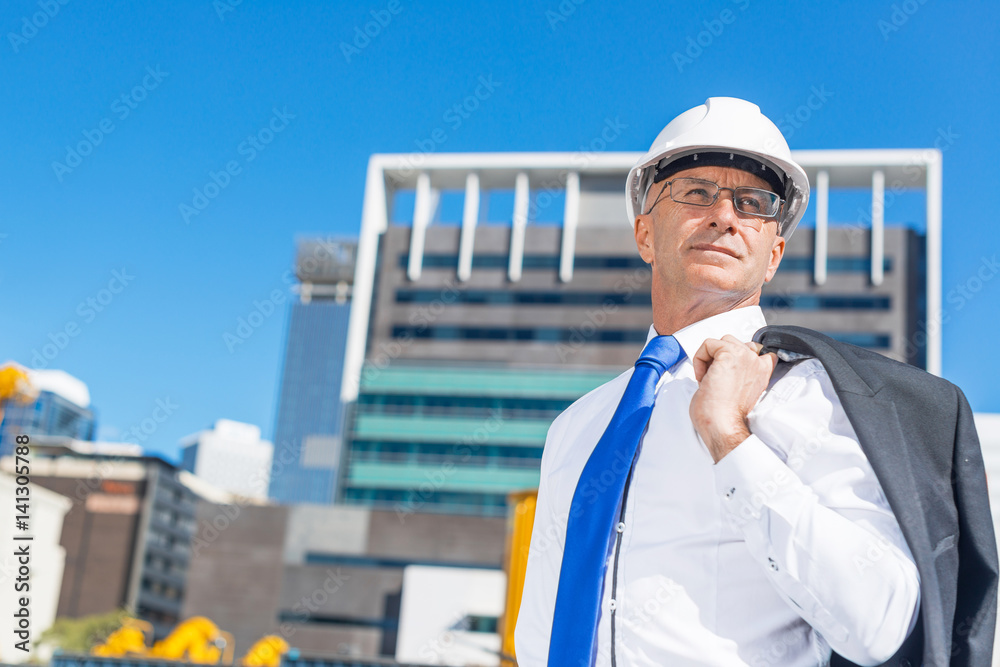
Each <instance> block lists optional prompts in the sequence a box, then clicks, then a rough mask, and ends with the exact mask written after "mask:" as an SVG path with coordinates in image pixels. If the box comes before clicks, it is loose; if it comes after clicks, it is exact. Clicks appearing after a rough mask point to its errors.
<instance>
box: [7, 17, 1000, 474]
mask: <svg viewBox="0 0 1000 667" xmlns="http://www.w3.org/2000/svg"><path fill="white" fill-rule="evenodd" d="M63 3H64V4H62V3H60V0H40V1H39V0H34V1H29V0H8V1H7V2H5V3H3V13H2V15H0V17H2V18H0V21H2V22H0V28H2V31H3V39H2V41H0V76H2V81H3V83H4V90H5V91H6V95H5V99H6V103H5V104H4V105H2V106H0V123H2V125H0V126H2V128H3V130H2V135H3V143H2V147H3V153H2V159H0V313H2V322H3V326H0V361H2V360H3V359H13V360H16V361H18V362H20V363H23V364H26V365H30V366H43V365H44V366H46V367H48V368H61V369H63V370H66V371H68V372H69V373H71V374H73V375H75V376H77V377H79V378H80V379H82V380H84V381H85V382H86V383H87V384H88V385H89V387H90V392H91V397H92V401H93V404H94V406H95V408H96V410H97V411H98V417H99V422H100V427H101V430H100V436H101V437H102V438H104V439H111V440H114V439H118V438H125V437H126V435H125V434H127V432H128V431H129V430H130V429H131V428H132V427H133V426H135V425H137V424H139V423H141V422H142V420H143V419H146V418H148V417H150V416H151V415H152V414H153V411H154V410H155V409H156V407H157V402H158V401H161V402H163V401H167V402H169V403H170V404H171V405H172V406H174V408H172V410H171V414H170V416H169V417H168V418H167V419H166V421H164V422H163V423H162V424H160V425H159V426H158V428H157V430H156V431H155V433H153V434H152V435H150V436H145V435H143V436H142V438H140V439H138V441H139V442H141V444H143V445H144V446H146V447H147V449H149V450H150V451H156V452H161V453H164V454H165V455H167V456H169V457H173V456H175V455H176V453H177V448H176V442H177V440H178V438H180V437H182V436H184V435H186V434H189V433H192V432H194V431H197V430H199V429H201V428H205V427H207V426H209V425H210V424H212V423H213V422H214V421H215V420H216V419H218V418H229V419H237V420H241V421H247V422H251V423H255V424H258V425H260V426H261V427H262V428H263V431H264V434H265V437H268V438H269V437H271V435H272V434H273V423H274V409H275V404H276V398H277V383H278V378H279V374H280V363H281V355H282V345H283V342H284V335H285V327H286V323H287V304H284V305H281V307H279V308H277V309H275V312H274V313H273V314H271V315H270V316H268V317H266V318H265V319H264V321H263V323H262V324H261V325H260V326H259V327H258V328H257V329H255V330H254V333H253V335H252V336H250V337H249V338H248V339H247V340H246V342H245V343H243V344H242V345H239V346H235V347H234V348H233V349H232V351H230V349H229V348H228V347H227V346H226V344H225V341H224V336H225V334H226V333H227V332H230V333H231V332H234V331H235V329H236V326H237V322H238V319H239V318H241V317H243V318H245V317H246V316H247V315H248V314H249V313H250V312H252V311H253V310H254V308H255V305H254V302H255V301H257V302H262V301H263V300H265V299H267V298H268V297H269V295H270V294H271V292H272V291H273V290H275V289H280V290H283V291H284V290H286V287H287V285H286V281H285V272H286V271H287V270H288V268H289V267H290V264H291V261H292V255H293V250H294V241H295V239H296V238H297V237H299V236H301V235H309V234H320V235H324V236H342V237H351V236H355V235H356V234H357V230H358V226H359V222H360V212H361V200H362V192H363V185H364V176H365V168H366V164H367V160H368V156H369V155H370V154H372V153H375V152H410V151H416V150H420V149H421V147H423V149H424V150H428V149H433V150H434V151H436V152H451V151H574V150H580V149H581V148H584V149H586V148H587V147H588V146H589V145H590V142H591V141H592V140H593V139H594V138H595V137H597V136H599V135H600V133H601V130H602V129H603V127H604V125H605V123H606V122H609V121H611V122H615V123H617V124H619V125H620V126H622V131H621V133H620V135H619V136H618V137H617V138H616V139H615V140H614V142H612V143H611V144H610V145H608V146H607V149H608V150H616V151H617V150H632V151H635V150H645V149H646V148H647V147H648V146H649V144H650V142H651V141H652V139H653V137H654V136H655V135H656V134H657V132H658V131H659V130H660V129H661V128H662V127H663V125H664V124H665V123H666V122H667V121H668V120H669V119H670V118H671V117H673V116H674V115H676V114H677V113H679V112H680V111H683V110H684V109H687V108H689V107H691V106H694V105H696V104H699V103H701V102H702V101H704V99H705V98H707V97H710V96H715V95H732V96H736V97H743V98H746V99H750V100H752V101H754V102H756V103H757V104H759V105H760V106H761V108H762V110H763V111H764V112H765V113H766V114H768V115H769V116H771V117H772V118H774V119H775V120H776V121H780V120H781V119H784V118H786V117H787V116H788V115H789V114H792V115H794V114H795V113H796V111H797V110H798V109H799V108H800V107H801V106H802V105H804V104H807V102H808V101H809V98H810V95H815V94H816V91H822V93H823V94H822V97H823V98H824V101H823V102H822V104H820V105H818V106H819V108H818V109H816V110H814V111H812V112H811V113H810V114H809V118H808V120H807V121H805V122H801V123H795V124H793V123H790V122H787V121H786V122H785V123H784V124H781V126H782V129H783V130H784V131H785V133H786V138H787V139H788V141H789V144H790V145H791V147H792V148H793V149H804V148H923V147H929V146H933V145H934V142H935V140H938V139H939V138H940V137H944V136H947V137H948V139H947V140H946V141H939V145H943V146H944V147H945V152H944V275H943V284H942V288H943V294H944V295H946V296H947V295H948V294H949V293H952V291H953V290H958V289H961V288H962V287H963V286H964V287H965V288H966V289H967V290H968V289H969V288H970V287H977V286H978V290H977V291H975V292H974V293H973V292H968V293H969V297H970V298H964V297H963V298H962V299H961V307H959V306H958V305H957V304H958V300H957V299H956V300H955V301H953V302H952V303H950V304H949V303H947V302H946V303H944V304H943V307H944V308H945V312H946V313H947V314H948V315H949V319H948V321H947V323H946V324H945V326H944V376H945V377H947V378H948V379H950V380H952V381H953V382H955V383H957V384H958V385H959V386H961V387H962V388H963V389H964V390H965V392H966V394H967V395H968V397H969V400H970V402H971V403H972V406H973V408H974V409H975V410H977V411H983V412H1000V383H997V382H996V380H995V378H996V377H997V376H998V375H1000V361H998V355H997V353H996V348H995V344H994V342H993V340H994V333H995V332H996V330H997V325H998V323H1000V322H998V318H1000V308H998V307H997V306H998V304H1000V279H996V280H993V279H992V275H991V276H990V278H987V279H985V280H979V281H978V282H977V281H976V280H974V279H975V278H976V277H977V275H978V276H985V275H987V274H989V273H990V271H989V269H983V267H984V266H990V262H992V261H993V257H994V256H995V255H997V254H1000V241H998V240H997V239H998V234H997V231H996V230H997V225H996V219H997V217H998V214H997V206H996V203H995V199H994V198H993V197H992V192H993V191H994V190H995V189H996V186H995V185H994V184H993V183H992V177H993V176H994V175H995V174H996V166H995V165H996V160H997V156H998V155H1000V135H998V129H997V125H998V123H997V122H996V108H997V106H998V102H1000V85H998V84H1000V82H998V80H997V79H998V62H997V53H998V50H997V49H996V47H995V44H997V43H998V42H1000V34H998V32H1000V30H998V28H997V26H998V25H1000V7H998V5H997V3H989V2H948V3H945V2H942V0H924V1H921V0H907V1H906V2H881V1H875V2H865V3H860V2H858V3H846V2H840V3H837V2H826V3H821V4H812V3H793V2H767V3H765V2H763V1H762V0H735V1H734V0H718V1H715V2H699V3H676V2H666V3H649V4H647V5H646V7H645V8H644V9H642V10H639V9H637V8H638V7H640V6H641V5H629V6H628V7H629V9H628V10H625V9H623V7H624V6H623V5H621V4H620V3H599V2H597V1H596V0H586V1H582V0H576V1H575V2H574V0H563V1H562V2H561V3H560V2H559V1H558V0H551V1H549V2H507V3H489V4H487V3H465V4H462V5H461V6H454V5H452V4H451V3H448V4H447V5H446V4H445V3H440V4H435V3H419V2H411V1H409V0H393V1H392V2H389V1H388V0H386V1H384V2H383V1H382V0H375V1H372V2H361V3H334V2H329V3H321V2H307V1H304V0H300V1H295V2H292V1H291V0H288V1H286V2H269V1H265V0H242V1H241V2H239V1H238V0H217V1H215V2H213V1H212V0H176V1H171V2H159V3H127V2H112V1H106V2H86V1H85V0H63ZM612 5H613V6H612ZM373 12H374V13H373ZM377 20H380V21H381V24H382V25H380V26H379V28H378V32H377V34H376V35H375V36H374V37H373V38H371V39H369V40H368V42H367V43H365V41H364V40H362V39H360V38H358V39H357V42H355V39H356V38H357V35H358V33H359V32H361V31H363V30H364V29H365V24H366V23H368V22H373V21H377ZM369 30H370V31H371V32H376V31H375V29H374V27H369ZM699 41H700V44H699ZM484 80H485V81H488V82H490V85H489V86H488V87H489V89H490V92H489V93H488V94H487V95H486V96H485V97H486V99H484V100H483V101H482V103H481V105H480V107H479V108H478V109H477V110H476V111H475V112H473V113H470V114H468V115H467V117H456V115H455V113H454V112H451V113H450V114H449V109H451V108H452V107H453V106H454V105H455V104H458V103H461V102H462V101H463V100H464V99H465V98H466V97H468V96H469V95H472V94H474V93H475V91H476V89H477V87H479V86H481V85H482V84H483V81H484ZM483 90H485V89H483ZM814 99H815V98H814ZM814 106H816V105H815V104H814ZM265 128H266V129H268V130H270V131H269V132H263V133H261V131H262V130H265ZM439 128H440V129H441V130H443V133H442V132H438V133H437V134H435V133H434V131H435V130H436V129H439ZM253 136H262V139H261V140H257V144H256V145H255V144H254V142H252V141H250V140H249V139H248V138H249V137H253ZM435 137H436V138H435ZM442 137H443V138H442ZM264 139H270V141H269V142H268V143H263V140H264ZM81 142H82V143H83V148H82V149H81V150H80V151H78V152H76V153H73V154H71V153H70V151H69V149H70V148H73V149H74V150H75V148H76V147H78V146H79V145H80V144H81ZM428 142H430V143H428ZM80 153H86V154H85V155H83V154H80ZM227 170H228V171H227ZM213 174H214V179H213ZM213 180H214V183H215V184H217V185H218V187H217V188H213V187H211V185H212V184H213ZM206 185H209V186H210V187H208V192H207V193H205V189H206ZM196 190H197V191H199V192H202V193H205V194H212V195H214V196H212V197H211V198H208V197H206V198H205V199H204V200H200V199H198V195H196V193H195V191H196ZM182 205H184V206H190V207H191V209H192V210H197V214H192V213H191V210H187V209H182ZM196 207H200V208H196ZM844 210H845V211H847V213H846V215H853V211H854V208H851V207H850V206H848V207H846V208H845V209H844ZM915 210H918V208H917V207H915V206H912V205H910V204H908V203H907V202H906V201H900V202H898V203H897V204H894V205H893V206H890V207H889V208H888V209H887V211H886V218H887V221H889V222H892V221H898V220H906V219H909V216H912V215H913V211H915ZM185 211H187V215H185V214H184V213H185ZM833 213H834V215H836V214H837V213H838V211H837V209H836V207H834V209H833ZM809 216H811V212H810V213H807V219H808V218H809ZM623 224H624V220H623ZM623 232H624V229H623ZM980 271H982V273H979V272H980ZM116 272H117V276H116ZM970 280H972V282H971V283H970ZM68 330H69V331H73V332H75V335H72V336H70V335H68V334H66V335H65V336H61V335H60V333H65V332H66V331H68ZM54 341H61V345H60V344H57V342H54ZM50 343H51V345H50V347H48V348H47V350H48V352H50V353H51V352H53V350H55V353H54V354H52V355H50V357H47V356H45V355H42V356H40V357H39V356H37V355H36V353H37V354H42V352H43V349H45V346H46V345H48V344H50ZM53 346H55V347H53ZM160 414H162V413H160ZM130 439H133V440H135V438H130Z"/></svg>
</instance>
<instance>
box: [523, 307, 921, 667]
mask: <svg viewBox="0 0 1000 667" xmlns="http://www.w3.org/2000/svg"><path fill="white" fill-rule="evenodd" d="M764 325H765V321H764V316H763V313H762V312H761V310H760V308H759V307H757V306H750V307H745V308H739V309H736V310H733V311H729V312H726V313H722V314H719V315H716V316H714V317H710V318H707V319H704V320H702V321H700V322H696V323H695V324H692V325H690V326H688V327H685V328H684V329H682V330H681V331H678V332H677V333H675V334H674V336H675V337H676V338H677V340H678V342H679V343H680V345H681V347H682V348H683V349H684V352H685V353H686V357H685V358H684V359H682V360H681V361H679V362H677V364H675V365H674V366H673V367H672V368H671V369H670V370H669V371H668V372H666V373H664V375H663V377H662V378H661V379H660V381H659V383H658V384H657V387H656V403H655V404H654V407H653V412H652V415H651V417H650V420H649V425H648V427H647V429H646V432H645V434H644V435H643V438H642V442H641V443H640V445H639V447H640V449H639V454H638V459H637V461H636V464H635V469H634V472H633V476H632V480H631V483H630V485H629V487H628V489H627V492H626V493H627V496H626V502H625V518H624V521H623V522H621V523H619V524H618V526H617V529H618V532H619V533H620V534H621V545H620V553H619V561H618V568H617V594H616V599H614V600H612V598H611V590H612V582H613V577H614V576H615V568H614V565H613V559H614V556H613V551H614V550H613V549H612V555H611V556H609V558H608V566H607V571H606V575H605V579H604V589H603V600H602V603H601V614H600V620H599V622H598V632H597V640H598V643H597V659H596V665H597V666H598V667H605V666H609V665H611V664H612V657H611V621H612V618H613V619H614V623H615V640H614V651H615V664H616V665H617V666H618V667H631V666H637V665H650V666H652V665H656V666H663V665H670V666H683V665H720V666H721V665H725V666H727V667H728V666H730V665H732V666H735V665H749V666H750V667H764V666H766V665H781V666H783V667H798V666H803V667H804V666H806V665H809V666H815V665H826V664H827V663H828V662H829V660H830V654H831V648H832V650H835V651H836V652H837V653H839V654H841V655H843V656H844V657H846V658H848V659H849V660H851V661H853V662H856V663H858V664H861V665H873V664H878V663H880V662H883V661H884V660H887V659H888V658H889V657H891V656H892V654H893V653H895V651H896V650H897V649H898V648H899V646H900V645H901V644H902V642H903V640H904V639H905V638H906V637H907V636H908V635H909V633H910V631H911V630H912V629H913V626H914V624H915V622H916V618H917V611H918V609H919V600H920V582H919V576H918V574H917V568H916V566H915V565H914V562H913V556H912V555H911V553H910V550H909V548H908V547H907V545H906V542H905V540H904V539H903V536H902V534H901V533H900V530H899V525H898V524H897V522H896V519H895V517H894V516H893V513H892V510H891V509H890V508H889V504H888V502H887V501H886V498H885V495H884V494H883V492H882V488H881V486H880V485H879V482H878V480H877V479H876V477H875V474H874V472H873V471H872V468H871V466H870V464H869V463H868V459H867V458H866V457H865V455H864V453H863V452H862V450H861V446H860V445H859V444H858V439H857V436H856V435H855V433H854V429H853V427H852V426H851V424H850V422H849V421H848V420H847V417H846V415H845V413H844V410H843V407H842V406H841V404H840V400H839V399H838V397H837V394H836V392H835V391H834V390H833V387H832V385H831V383H830V379H829V376H828V375H827V373H826V371H825V369H824V368H823V366H822V365H821V364H820V362H819V361H817V360H816V359H806V360H804V361H799V362H798V363H796V364H794V365H792V366H791V367H790V370H788V372H787V373H786V374H785V375H784V376H782V377H780V379H777V380H776V381H772V383H771V386H770V387H769V388H768V390H767V391H766V392H765V393H764V394H763V396H762V397H761V399H760V400H759V401H758V403H757V404H756V406H755V407H754V409H753V410H752V411H751V412H750V414H749V415H748V422H749V427H750V431H751V433H752V435H751V436H750V437H749V438H747V439H746V440H744V441H743V442H742V443H740V444H739V445H738V446H737V447H736V449H734V450H733V451H731V452H729V454H727V455H726V456H725V457H723V458H722V459H721V460H720V461H719V462H718V463H715V462H714V461H713V460H712V456H711V454H710V453H709V450H708V448H707V447H706V446H705V444H704V442H703V441H702V440H701V438H700V436H699V435H698V434H697V432H696V431H695V429H694V426H693V425H692V423H691V418H690V416H689V413H688V410H689V406H690V403H691V396H692V395H693V394H694V392H695V390H696V389H697V388H698V383H697V382H696V380H695V377H694V367H693V365H692V362H691V359H692V357H693V356H694V354H695V352H697V350H698V348H699V347H701V344H702V342H704V340H705V339H706V338H722V336H724V335H725V334H732V335H733V336H735V337H737V338H738V339H740V340H741V341H749V340H751V338H752V336H753V333H754V332H755V331H757V330H758V329H759V328H760V327H762V326H764ZM655 335H657V334H656V331H655V329H653V327H650V332H649V337H650V338H652V337H653V336H655ZM636 352H637V356H638V350H637V351H636ZM631 373H632V369H629V370H628V371H626V372H625V373H622V374H621V375H620V376H618V377H617V378H615V379H614V380H611V381H610V382H608V383H606V384H604V385H602V386H600V387H598V388H597V389H595V390H594V391H592V392H590V393H589V394H587V395H586V396H584V397H583V398H581V399H579V400H578V401H576V402H575V403H574V404H573V405H571V406H570V407H569V408H568V409H567V410H566V411H565V412H563V413H562V414H561V415H560V416H559V417H558V418H557V419H556V420H555V421H554V422H553V423H552V426H551V427H550V428H549V432H548V437H547V439H546V442H545V449H544V452H543V454H542V462H541V483H540V485H539V489H538V502H537V505H536V510H535V523H534V528H533V531H532V536H531V547H530V552H529V556H528V566H527V573H526V576H525V579H524V593H523V597H522V600H521V608H520V611H519V614H518V618H517V628H516V631H515V649H516V655H517V659H518V664H519V665H520V667H539V666H541V665H545V664H546V663H547V658H548V650H549V636H550V631H551V626H552V615H553V609H554V607H555V597H556V590H557V588H558V583H559V571H560V566H561V563H562V556H563V545H564V542H565V538H566V520H567V515H568V512H569V507H570V502H571V500H572V498H573V492H574V490H575V489H576V484H577V481H578V480H579V477H580V473H581V472H582V470H583V466H584V464H585V463H586V462H587V459H588V458H589V456H590V454H591V452H592V451H593V449H594V446H595V445H596V444H597V441H598V439H599V438H600V437H601V435H602V434H603V433H604V430H605V428H606V427H607V425H608V423H609V422H610V421H611V416H612V414H613V413H614V411H615V408H616V407H617V406H618V402H619V400H620V399H621V396H622V394H623V393H624V391H625V386H626V384H627V383H628V380H629V377H630V376H631ZM628 463H629V462H627V461H625V462H624V464H623V465H624V468H625V469H626V470H627V468H628ZM613 543H614V536H613V537H612V544H613ZM612 610H614V614H613V615H612V614H611V611H612ZM560 667H561V666H560Z"/></svg>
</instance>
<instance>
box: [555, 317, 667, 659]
mask: <svg viewBox="0 0 1000 667" xmlns="http://www.w3.org/2000/svg"><path fill="white" fill-rule="evenodd" d="M683 356H684V351H683V350H682V349H681V347H680V345H679V344H678V343H677V340H676V339H675V338H674V337H673V336H657V337H656V338H653V339H652V340H650V341H649V342H648V343H646V347H645V348H643V350H642V354H641V355H639V360H638V361H636V362H635V370H634V371H632V377H631V378H630V379H629V381H628V386H626V387H625V393H624V394H623V395H622V398H621V401H619V403H618V408H617V409H616V410H615V414H614V415H613V416H612V417H611V422H610V423H609V424H608V428H607V429H606V430H605V431H604V435H602V436H601V439H600V440H599V441H598V442H597V446H596V447H594V451H593V452H591V454H590V458H589V459H587V464H586V465H585V466H584V467H583V472H582V473H581V474H580V480H579V481H578V482H577V485H576V491H575V492H574V493H573V502H572V504H571V505H570V512H569V519H568V522H567V524H566V545H565V549H564V550H563V559H562V569H561V570H560V573H559V589H558V591H557V593H556V607H555V615H554V617H553V619H552V636H551V640H550V642H549V667H588V666H589V665H592V664H593V659H594V656H595V655H596V649H597V641H596V639H597V620H598V616H599V614H600V606H601V591H602V588H603V584H604V571H605V569H606V565H607V559H608V556H609V555H610V549H611V544H612V541H611V535H612V534H613V532H612V531H614V527H615V518H616V514H617V512H618V509H619V506H620V503H621V499H622V494H623V493H624V490H625V479H626V477H627V476H628V473H629V469H630V467H631V464H632V461H633V459H634V458H635V453H636V450H637V449H638V447H639V440H640V439H641V438H642V434H643V432H644V431H645V430H646V424H647V423H648V422H649V415H650V414H651V413H652V411H653V399H654V393H655V391H656V383H657V382H658V381H659V379H660V376H662V375H663V373H664V371H666V370H667V369H668V368H670V367H671V366H673V365H674V364H675V363H677V361H679V360H680V359H681V358H682V357H683Z"/></svg>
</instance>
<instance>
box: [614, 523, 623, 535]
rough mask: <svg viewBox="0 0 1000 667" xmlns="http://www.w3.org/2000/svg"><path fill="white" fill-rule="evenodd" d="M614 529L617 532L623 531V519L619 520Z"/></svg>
mask: <svg viewBox="0 0 1000 667" xmlns="http://www.w3.org/2000/svg"><path fill="white" fill-rule="evenodd" d="M615 530H617V531H618V532H619V533H621V532H624V531H625V522H624V521H619V522H618V525H617V526H615Z"/></svg>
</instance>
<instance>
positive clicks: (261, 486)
mask: <svg viewBox="0 0 1000 667" xmlns="http://www.w3.org/2000/svg"><path fill="white" fill-rule="evenodd" d="M180 446H181V467H182V468H184V470H187V471H188V472H190V473H192V474H195V475H197V476H198V477H200V478H202V479H203V480H205V481H206V482H208V483H209V484H211V485H212V486H214V487H216V488H219V489H222V490H224V491H228V492H230V493H234V494H237V495H240V496H246V497H250V498H259V499H261V500H263V499H265V498H267V488H268V482H269V480H270V476H271V457H272V454H273V450H274V448H273V447H272V445H271V443H270V442H267V441H266V440H261V439H260V427H258V426H254V425H253V424H244V423H242V422H236V421H232V420H229V419H219V420H218V421H216V422H215V427H214V428H212V429H207V430H204V431H199V432H198V433H194V434H192V435H189V436H187V437H185V438H182V439H181V441H180Z"/></svg>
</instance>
